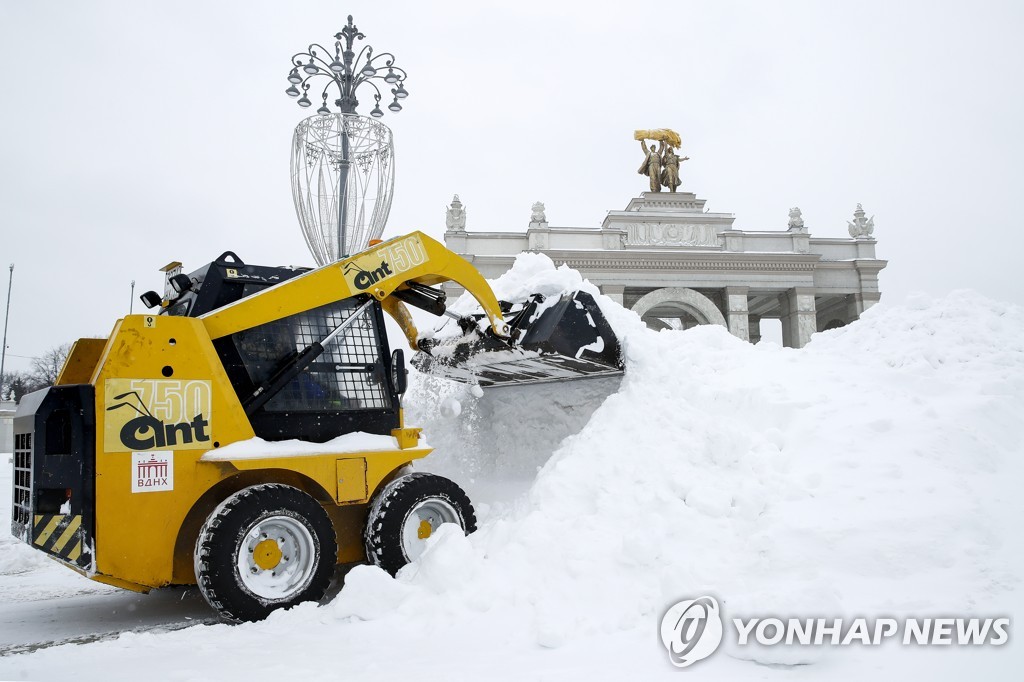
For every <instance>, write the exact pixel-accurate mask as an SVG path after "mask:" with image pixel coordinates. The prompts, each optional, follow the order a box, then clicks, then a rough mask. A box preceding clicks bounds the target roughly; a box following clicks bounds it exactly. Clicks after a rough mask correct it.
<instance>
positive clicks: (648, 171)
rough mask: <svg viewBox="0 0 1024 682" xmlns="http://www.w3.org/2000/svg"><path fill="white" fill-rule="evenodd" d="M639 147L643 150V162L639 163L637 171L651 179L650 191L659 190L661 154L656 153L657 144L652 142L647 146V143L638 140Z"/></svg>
mask: <svg viewBox="0 0 1024 682" xmlns="http://www.w3.org/2000/svg"><path fill="white" fill-rule="evenodd" d="M640 147H641V148H642V149H643V150H644V155H645V157H646V158H644V162H643V164H641V165H640V169H639V170H638V171H637V173H639V174H640V175H646V176H648V177H650V179H651V191H652V192H660V191H661V155H660V154H659V153H658V145H656V144H652V145H651V148H650V149H648V148H647V143H646V142H645V141H643V140H640Z"/></svg>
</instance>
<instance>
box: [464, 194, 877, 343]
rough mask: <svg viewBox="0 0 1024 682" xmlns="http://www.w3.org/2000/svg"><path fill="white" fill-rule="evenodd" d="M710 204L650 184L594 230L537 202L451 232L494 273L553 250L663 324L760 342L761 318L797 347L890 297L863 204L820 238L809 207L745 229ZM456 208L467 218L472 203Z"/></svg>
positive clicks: (479, 266)
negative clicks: (513, 224)
mask: <svg viewBox="0 0 1024 682" xmlns="http://www.w3.org/2000/svg"><path fill="white" fill-rule="evenodd" d="M704 206H705V200H704V199H699V198H697V196H696V195H695V194H692V193H690V192H644V193H643V194H641V195H640V196H639V197H634V198H632V199H630V200H629V203H628V204H627V206H626V208H625V209H624V210H621V211H609V212H608V214H607V216H606V217H605V218H604V221H603V222H602V224H601V227H599V228H594V227H575V226H565V227H561V226H559V227H553V226H551V225H549V224H548V221H547V216H546V210H545V207H544V204H542V203H540V202H537V203H535V204H534V205H533V210H532V212H531V213H530V214H529V216H530V218H529V222H528V224H527V226H526V229H525V231H521V232H498V231H493V232H490V231H489V232H476V231H474V232H469V231H467V230H466V224H465V220H464V218H463V219H462V220H449V221H447V223H448V226H449V228H448V231H447V232H445V242H446V244H447V245H448V248H450V249H452V250H453V251H455V252H456V253H459V254H461V255H463V256H464V257H465V258H467V259H468V260H469V261H470V262H472V263H473V265H474V266H476V268H477V269H478V270H480V272H482V273H483V274H484V276H486V277H488V278H494V277H497V276H499V275H501V274H502V273H504V272H505V271H506V270H508V269H509V268H510V267H511V266H512V263H513V261H514V260H515V257H516V255H518V254H519V253H520V252H522V251H534V252H540V253H545V254H547V255H548V256H550V257H551V259H552V260H553V261H554V262H555V263H556V264H561V263H567V264H568V265H569V266H570V267H572V268H575V269H577V270H579V271H580V272H581V273H582V274H583V276H584V277H586V278H587V279H589V280H590V281H591V282H593V283H594V284H596V285H598V286H599V287H600V288H601V291H602V293H604V294H606V295H607V296H609V297H611V298H612V299H614V300H616V301H618V302H619V303H621V304H622V305H624V306H626V307H628V308H632V309H633V310H635V311H636V312H637V313H639V314H640V315H641V317H642V318H643V319H644V320H645V321H646V322H647V324H648V326H651V327H653V328H657V329H666V328H674V329H680V328H683V329H685V328H687V327H689V326H693V325H695V324H721V325H724V326H726V327H728V329H729V331H730V332H731V333H732V334H734V335H735V336H737V337H739V338H741V339H744V340H746V341H751V342H756V341H758V340H759V339H760V326H761V320H763V319H778V320H780V321H781V322H782V340H783V343H784V344H785V345H786V346H791V347H795V348H800V347H802V346H803V345H804V344H806V343H807V342H808V341H809V340H810V337H811V335H812V334H813V333H815V332H817V331H823V330H825V329H832V328H835V327H837V326H842V325H844V324H848V323H849V322H852V321H853V320H856V319H857V318H858V317H859V316H860V314H861V313H862V312H864V310H865V309H867V308H868V307H870V306H872V305H873V304H874V303H876V302H877V301H878V299H879V297H880V295H881V294H880V293H879V290H878V273H879V272H880V271H881V270H882V268H884V267H885V265H886V261H884V260H879V259H878V258H876V257H875V245H876V241H875V239H874V236H873V232H874V219H873V218H867V217H866V214H865V212H864V210H863V209H862V208H861V206H860V205H859V204H858V205H857V209H856V210H855V211H854V215H853V220H852V221H850V222H849V223H848V226H847V227H848V230H849V234H850V236H849V237H813V236H811V234H810V230H809V229H808V227H807V226H805V225H804V221H803V216H802V215H801V213H800V209H797V208H794V209H790V212H789V221H788V224H785V227H782V228H780V229H777V230H737V229H735V228H734V226H733V223H734V221H735V216H734V215H732V214H731V213H710V212H708V211H706V210H705V207H704ZM453 207H454V208H453V209H449V213H451V211H452V210H455V209H458V211H459V213H460V215H461V216H463V217H464V216H465V211H464V210H463V209H462V205H461V203H460V204H458V206H455V205H454V203H453ZM524 213H525V212H524ZM837 228H838V229H837V230H834V231H839V230H842V229H843V226H837ZM830 231H833V230H830ZM448 291H449V294H450V295H455V294H458V293H460V291H459V290H458V289H457V288H450V289H449V290H448Z"/></svg>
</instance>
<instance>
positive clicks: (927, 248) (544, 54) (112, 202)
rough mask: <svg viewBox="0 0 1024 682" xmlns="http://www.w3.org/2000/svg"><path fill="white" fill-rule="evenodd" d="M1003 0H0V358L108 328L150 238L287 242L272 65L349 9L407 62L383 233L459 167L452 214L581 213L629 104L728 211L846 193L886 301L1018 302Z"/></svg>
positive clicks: (1019, 96)
mask: <svg viewBox="0 0 1024 682" xmlns="http://www.w3.org/2000/svg"><path fill="white" fill-rule="evenodd" d="M1022 7H1024V5H1022V4H1021V3H1012V2H1005V3H1002V2H970V3H968V2H958V3H948V2H892V1H890V2H864V1H863V0H858V1H857V2H843V3H838V2H829V3H826V2H814V3H810V2H808V3H804V2H770V3H769V2H739V3H735V2H719V1H716V2H710V1H709V2H662V3H635V2H634V3H622V4H609V3H599V2H578V3H568V2H565V3H560V2H555V1H553V0H548V1H547V2H536V3H535V2H523V1H516V2H503V3H496V2H480V1H474V2H451V3H442V2H430V3H427V2H379V1H378V2H355V1H353V2H339V1H337V0H335V1H333V2H315V1H313V0H306V1H304V2H301V3H298V2H283V1H282V2H251V1H247V2H211V1H207V2H182V1H180V0H176V1H174V2H170V1H164V2H140V1H138V0H133V1H127V0H124V1H121V2H105V3H99V2H46V3H44V2H20V1H18V2H16V1H14V0H0V64H2V65H3V66H2V67H0V88H2V89H0V91H2V93H3V94H2V95H0V97H2V102H3V106H2V107H0V130H2V133H0V179H2V182H0V229H2V237H0V265H2V266H3V270H2V292H3V293H0V300H3V299H4V298H5V294H6V287H7V269H6V266H7V264H8V263H11V262H13V263H14V264H15V272H14V290H13V295H12V302H11V312H10V331H9V334H8V358H7V359H8V365H7V366H8V367H9V368H11V369H25V368H27V367H28V363H29V360H27V359H26V358H27V357H29V356H33V355H35V354H37V353H40V352H42V351H44V350H45V349H47V348H49V347H51V346H55V345H58V344H60V343H63V342H65V341H70V340H73V339H75V338H78V337H80V336H105V335H106V334H108V333H109V330H110V329H111V327H112V326H113V323H114V321H115V320H116V319H117V318H118V317H119V316H122V315H124V314H125V313H127V312H128V306H129V295H130V288H129V286H130V282H131V280H132V279H134V280H136V281H137V288H136V294H138V293H141V292H142V291H145V290H147V289H157V290H161V287H162V275H161V273H160V272H158V269H159V268H160V267H161V266H163V265H164V264H165V263H167V262H169V261H171V260H181V261H183V262H184V263H185V267H186V271H188V270H191V269H194V268H196V267H199V266H201V265H202V264H204V263H206V262H208V261H210V260H211V259H212V258H214V257H216V256H217V255H219V254H220V253H221V252H223V251H225V250H228V249H231V250H234V251H236V252H237V253H238V254H239V255H240V256H241V257H242V258H243V259H244V260H246V261H247V262H252V263H260V264H267V265H283V264H304V265H308V264H312V258H311V257H310V256H309V254H308V251H307V250H306V246H305V242H304V241H303V239H302V236H301V232H300V229H299V227H298V223H297V221H296V218H295V213H294V209H293V206H292V198H291V192H290V189H289V184H288V183H289V179H288V178H289V175H288V173H289V170H288V162H289V144H290V141H291V135H292V129H293V128H294V126H295V124H296V123H298V122H299V120H301V119H302V118H303V116H304V115H305V114H309V113H312V112H310V111H306V110H301V109H299V107H297V106H296V105H295V102H294V100H292V99H290V98H288V97H287V96H286V95H285V94H284V90H285V88H286V87H287V86H288V83H287V82H286V80H285V76H286V75H287V73H288V69H289V59H290V57H291V55H292V54H294V53H295V52H297V51H299V50H301V49H304V48H305V46H306V45H308V44H309V43H310V42H313V41H319V42H327V41H330V40H331V36H332V35H333V34H334V33H335V32H337V31H338V30H339V29H340V28H341V27H342V26H343V25H344V23H345V17H346V15H347V14H350V13H351V14H353V15H354V17H355V21H356V24H357V26H358V27H359V28H360V29H361V30H362V31H363V32H364V33H365V34H366V36H367V42H368V43H370V44H372V45H373V46H374V47H375V48H376V49H377V50H389V51H392V52H394V53H395V54H396V55H397V57H398V64H399V65H401V66H403V67H404V68H405V69H406V70H407V71H408V72H409V79H408V81H407V85H406V87H407V88H408V90H409V92H410V96H409V98H408V99H407V100H405V109H404V111H402V112H401V113H400V114H398V115H394V114H390V113H388V115H387V116H385V118H384V122H385V123H387V124H388V125H390V126H391V127H392V130H393V131H394V135H395V145H396V155H397V179H396V186H395V196H394V203H393V207H392V211H391V217H390V220H389V227H388V230H387V232H386V233H385V236H394V235H396V234H401V233H404V232H407V231H410V230H414V229H420V230H424V231H426V232H427V233H430V234H432V235H434V236H437V237H439V238H440V237H441V236H442V234H443V231H444V214H445V206H446V204H447V203H448V202H449V201H450V200H451V197H452V194H453V193H456V192H457V193H459V195H460V196H461V198H462V200H463V202H464V203H465V205H466V208H467V213H468V228H469V229H470V230H522V229H524V228H525V227H526V224H527V222H528V220H529V215H530V206H531V204H532V203H533V202H534V201H537V200H541V201H544V202H545V203H546V204H547V216H548V219H549V221H550V222H551V224H552V225H558V226H568V225H572V226H592V227H597V226H599V225H600V223H601V221H602V219H603V217H604V215H605V213H606V212H607V211H608V210H619V209H622V208H624V207H625V205H626V203H627V202H628V200H629V198H630V197H632V196H636V195H637V194H638V193H639V192H640V191H642V190H643V189H644V188H645V186H646V184H647V179H646V178H644V177H642V176H639V175H638V174H637V173H636V169H637V167H638V165H639V164H640V161H641V160H642V156H641V152H640V150H639V145H638V144H637V143H636V142H635V141H634V140H633V135H632V133H633V130H634V129H636V128H655V127H668V128H673V129H675V130H677V131H678V132H679V133H680V134H681V135H682V138H683V147H682V150H681V151H682V153H683V154H685V155H688V156H690V157H691V160H690V161H687V162H686V163H685V164H684V165H683V168H682V181H683V187H682V189H683V190H687V191H693V192H696V193H697V194H698V195H699V196H700V197H702V198H705V199H707V200H708V204H707V207H708V209H709V210H711V211H721V212H729V213H735V214H736V227H737V228H739V229H754V230H759V229H784V228H785V226H786V222H787V211H788V209H789V207H791V206H800V207H801V208H802V209H803V214H804V219H805V221H806V223H807V225H808V227H809V229H810V232H811V234H812V236H822V237H837V236H847V233H846V221H847V220H848V219H849V218H851V217H852V213H853V210H854V207H855V206H856V204H857V203H858V202H861V203H863V204H864V208H865V210H866V211H867V212H868V215H875V216H876V217H875V224H876V229H875V236H876V237H877V239H878V255H879V257H880V258H884V259H887V260H888V261H889V266H888V267H887V268H886V269H885V270H884V271H883V272H882V275H881V289H882V297H883V301H899V300H902V299H903V298H905V297H906V295H907V294H908V293H910V292H914V291H924V292H927V293H930V294H933V295H940V294H942V293H944V292H946V291H948V290H950V289H953V288H964V287H969V288H974V289H977V290H979V291H981V292H982V293H984V294H986V295H988V296H991V297H993V298H997V299H1002V300H1009V301H1013V302H1016V303H1024V285H1022V284H1021V279H1020V274H1019V272H1017V271H1015V269H1014V266H1015V265H1016V263H1017V262H1018V258H1019V257H1020V254H1021V251H1022V246H1024V237H1022V236H1021V232H1022V230H1024V226H1022V225H1021V220H1020V217H1019V214H1020V201H1019V197H1020V196H1021V187H1022V186H1024V171H1022V164H1024V143H1022V140H1024V133H1022V131H1021V126H1022V125H1024V48H1022V47H1021V44H1022V40H1021V36H1022V35H1024V10H1022ZM654 8H656V9H654ZM364 99H366V100H367V101H369V98H368V97H367V98H364ZM371 106H372V103H371V104H369V105H366V104H364V106H362V107H361V111H363V113H366V112H367V111H368V109H369V108H370V107H371ZM135 311H136V312H140V311H141V306H140V304H139V303H138V302H136V304H135Z"/></svg>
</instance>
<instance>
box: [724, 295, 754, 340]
mask: <svg viewBox="0 0 1024 682" xmlns="http://www.w3.org/2000/svg"><path fill="white" fill-rule="evenodd" d="M747 291H748V287H726V288H725V310H726V312H727V313H728V315H729V333H731V334H732V335H733V336H735V337H737V338H740V339H743V340H744V341H750V311H749V309H748V308H747Z"/></svg>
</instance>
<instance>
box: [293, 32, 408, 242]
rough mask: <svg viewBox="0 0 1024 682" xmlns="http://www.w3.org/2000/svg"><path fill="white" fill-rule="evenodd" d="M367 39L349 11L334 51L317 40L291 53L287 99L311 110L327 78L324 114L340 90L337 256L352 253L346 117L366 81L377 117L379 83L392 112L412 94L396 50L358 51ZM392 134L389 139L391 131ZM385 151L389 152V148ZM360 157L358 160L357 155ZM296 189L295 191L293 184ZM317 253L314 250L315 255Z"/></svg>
mask: <svg viewBox="0 0 1024 682" xmlns="http://www.w3.org/2000/svg"><path fill="white" fill-rule="evenodd" d="M364 38H365V36H364V35H363V33H362V32H360V31H359V29H358V28H357V27H356V25H355V24H353V23H352V16H351V15H349V17H348V24H347V25H346V26H345V27H343V28H342V29H341V31H339V32H338V33H335V34H334V49H333V50H330V49H328V48H326V47H324V46H323V45H320V44H319V43H312V44H310V45H309V46H308V47H307V49H306V51H305V52H298V53H296V54H295V55H293V56H292V60H291V61H292V69H291V71H290V72H289V73H288V82H289V86H288V89H287V90H285V93H286V94H287V95H288V96H289V97H294V98H296V99H297V104H298V105H299V106H300V107H303V108H308V107H311V106H312V105H313V101H312V100H310V98H309V93H310V89H311V88H312V87H313V86H314V85H319V83H321V82H323V83H324V86H323V89H322V90H321V92H320V99H321V102H322V103H321V105H320V107H319V108H318V109H317V110H316V113H317V114H318V115H320V116H329V115H331V114H332V111H331V108H330V107H329V106H328V103H327V101H328V98H329V97H330V96H331V93H332V90H333V91H334V92H336V94H337V97H336V98H335V99H334V106H335V107H337V110H338V112H339V114H340V117H341V120H340V121H339V126H340V129H341V131H342V133H341V134H340V135H339V138H340V139H339V141H340V143H341V149H340V154H338V155H337V158H332V159H331V161H332V164H331V165H337V172H338V193H337V197H336V201H337V224H336V226H335V229H336V236H337V240H338V251H337V253H336V254H335V255H336V256H337V257H339V258H340V257H344V256H346V255H348V254H347V244H346V241H347V240H346V237H347V235H346V224H347V221H346V212H347V210H348V191H349V177H348V176H349V171H350V169H351V167H352V163H353V158H352V150H351V149H350V144H351V142H350V140H349V134H348V130H347V127H346V123H347V122H346V117H354V116H356V107H357V106H359V100H358V99H357V97H356V92H357V90H358V89H359V88H360V87H362V86H363V85H368V86H369V87H370V88H373V97H374V105H373V109H372V110H371V111H370V116H372V117H374V118H381V117H382V116H383V115H384V112H383V111H382V110H381V108H380V102H381V98H382V97H383V95H382V93H381V88H380V87H379V85H380V84H387V86H394V87H391V88H390V90H391V95H392V96H393V99H392V102H391V103H390V104H388V107H387V108H388V109H389V110H390V111H392V112H395V113H398V112H399V111H401V110H402V104H401V102H400V101H399V100H402V99H405V98H406V97H408V96H409V92H408V91H407V90H406V89H405V79H406V75H407V74H406V72H405V70H404V69H402V68H400V67H398V66H396V65H395V56H394V55H393V54H391V53H390V52H378V53H376V54H375V53H374V51H373V47H371V46H370V45H364V46H363V47H362V49H360V50H359V53H358V54H356V51H355V47H356V41H357V40H359V41H361V40H363V39H364ZM332 53H333V56H332ZM386 89H387V88H385V90H386ZM314 92H315V90H314ZM385 130H386V128H385ZM297 134H298V132H297ZM388 137H390V134H389V135H388ZM387 152H388V153H390V149H388V150H387ZM356 160H357V161H358V157H357V159H356ZM293 173H294V169H293ZM293 192H297V190H295V188H294V185H293ZM296 196H297V194H296ZM386 199H387V200H386V203H387V205H388V208H390V188H388V191H387V198H386ZM297 201H298V198H297ZM321 201H322V199H321ZM297 209H298V211H299V217H300V221H302V219H303V210H302V207H299V206H297ZM303 222H304V221H303ZM381 227H383V226H381ZM303 229H304V230H306V232H307V241H310V235H309V231H310V228H309V226H308V225H306V224H304V225H303ZM310 248H311V249H313V243H312V242H310ZM314 251H315V249H314ZM316 255H317V254H316V253H315V252H314V256H316Z"/></svg>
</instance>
